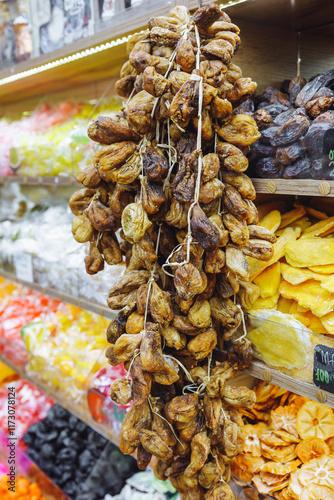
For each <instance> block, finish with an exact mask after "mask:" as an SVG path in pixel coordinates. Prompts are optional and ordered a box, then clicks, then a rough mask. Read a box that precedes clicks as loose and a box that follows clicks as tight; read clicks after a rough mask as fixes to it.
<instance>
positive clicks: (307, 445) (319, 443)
mask: <svg viewBox="0 0 334 500" xmlns="http://www.w3.org/2000/svg"><path fill="white" fill-rule="evenodd" d="M296 453H297V457H298V458H299V459H300V460H301V461H302V462H303V463H304V464H305V463H306V462H309V461H310V460H313V459H315V458H319V457H321V455H329V454H330V450H329V446H328V445H327V444H326V443H325V441H324V440H323V439H320V438H317V437H313V438H309V439H306V440H305V441H302V442H301V443H299V444H298V445H297V448H296Z"/></svg>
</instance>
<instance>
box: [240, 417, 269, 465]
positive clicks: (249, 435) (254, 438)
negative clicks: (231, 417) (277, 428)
mask: <svg viewBox="0 0 334 500" xmlns="http://www.w3.org/2000/svg"><path fill="white" fill-rule="evenodd" d="M266 430H267V426H266V424H264V423H262V422H261V423H259V424H256V425H245V426H244V437H245V445H244V452H245V453H250V454H251V455H252V456H253V457H260V456H261V443H260V438H259V436H261V434H262V433H263V432H265V431H266Z"/></svg>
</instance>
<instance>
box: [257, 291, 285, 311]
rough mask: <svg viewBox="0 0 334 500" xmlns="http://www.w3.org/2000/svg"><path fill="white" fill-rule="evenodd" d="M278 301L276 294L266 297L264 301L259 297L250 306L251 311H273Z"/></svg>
mask: <svg viewBox="0 0 334 500" xmlns="http://www.w3.org/2000/svg"><path fill="white" fill-rule="evenodd" d="M278 299H279V293H278V292H277V293H276V294H275V295H273V296H272V297H267V298H266V299H261V297H259V298H258V299H256V301H255V302H254V304H253V305H252V309H274V308H275V307H276V305H277V301H278Z"/></svg>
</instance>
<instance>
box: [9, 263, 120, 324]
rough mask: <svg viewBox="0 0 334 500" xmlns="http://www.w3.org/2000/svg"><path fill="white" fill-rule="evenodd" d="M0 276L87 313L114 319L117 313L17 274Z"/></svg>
mask: <svg viewBox="0 0 334 500" xmlns="http://www.w3.org/2000/svg"><path fill="white" fill-rule="evenodd" d="M0 276H2V277H3V278H5V279H8V280H10V281H15V282H16V283H20V284H21V285H24V286H27V287H29V288H31V289H32V290H36V291H38V292H42V293H44V294H46V295H50V297H53V298H55V299H58V300H61V301H63V302H68V303H69V304H73V305H74V306H77V307H80V308H81V309H85V310H86V311H90V312H94V313H96V314H99V315H100V316H103V317H104V318H109V319H112V318H114V316H115V313H114V312H113V311H111V310H110V309H109V308H108V307H106V306H103V305H101V304H97V303H96V304H94V302H91V301H89V300H85V299H79V298H76V297H73V296H71V295H67V294H64V293H62V292H60V291H58V290H55V289H53V288H46V287H44V286H41V285H38V284H37V283H32V282H28V281H24V280H21V279H19V278H17V277H16V276H15V274H12V273H8V272H5V271H1V270H0Z"/></svg>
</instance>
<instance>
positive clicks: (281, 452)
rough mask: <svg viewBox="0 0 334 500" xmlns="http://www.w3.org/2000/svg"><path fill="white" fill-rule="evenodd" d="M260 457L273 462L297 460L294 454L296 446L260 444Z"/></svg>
mask: <svg viewBox="0 0 334 500" xmlns="http://www.w3.org/2000/svg"><path fill="white" fill-rule="evenodd" d="M261 449H262V456H263V457H265V458H268V459H269V460H272V461H273V462H282V463H285V462H290V461H291V460H294V459H295V458H297V455H296V453H295V449H296V445H295V444H289V445H288V446H274V447H271V446H267V445H266V444H264V443H261Z"/></svg>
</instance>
